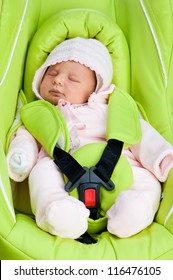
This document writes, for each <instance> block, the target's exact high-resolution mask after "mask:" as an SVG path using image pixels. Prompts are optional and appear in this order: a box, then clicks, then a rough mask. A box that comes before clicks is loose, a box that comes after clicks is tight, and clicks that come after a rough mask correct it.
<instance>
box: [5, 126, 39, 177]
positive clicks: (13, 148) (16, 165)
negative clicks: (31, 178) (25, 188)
mask: <svg viewBox="0 0 173 280" xmlns="http://www.w3.org/2000/svg"><path fill="white" fill-rule="evenodd" d="M37 157H38V145H37V142H36V140H35V139H34V138H33V137H32V135H30V134H29V132H28V131H26V130H25V129H24V127H20V128H19V129H18V131H17V133H16V135H15V136H14V138H13V139H12V141H11V143H10V146H9V150H8V154H7V165H8V172H9V176H10V178H11V179H13V180H14V181H16V182H22V181H23V180H24V179H26V178H27V177H28V175H29V173H30V171H31V169H32V168H33V166H34V165H35V163H36V160H37Z"/></svg>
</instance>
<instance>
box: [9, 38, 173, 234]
mask: <svg viewBox="0 0 173 280" xmlns="http://www.w3.org/2000/svg"><path fill="white" fill-rule="evenodd" d="M70 40H71V39H70ZM70 40H68V42H66V43H63V46H60V45H61V44H60V45H59V46H60V48H58V47H57V48H55V50H54V51H53V55H51V54H50V57H49V56H48V59H47V61H46V62H45V63H44V64H43V66H41V67H40V68H39V69H38V71H37V72H36V75H35V78H34V81H33V90H34V92H35V93H36V95H37V97H38V98H41V97H40V95H39V84H40V81H41V77H43V75H44V72H45V69H46V67H48V66H49V65H50V64H51V63H52V60H53V61H54V63H56V60H55V57H56V54H57V57H59V56H58V55H59V52H60V53H62V52H63V50H64V47H65V50H66V51H65V53H66V55H65V58H63V59H64V60H65V61H66V59H67V58H68V59H71V60H73V57H74V53H72V56H70V58H69V55H71V49H70V47H71V46H72V45H73V48H74V45H75V48H80V49H81V45H83V44H84V45H85V44H88V41H87V39H83V38H77V40H76V41H74V39H72V40H73V42H72V45H71V43H70V42H71V41H70ZM83 40H84V41H83ZM85 40H86V41H85ZM94 41H96V40H94ZM94 41H90V42H89V44H90V43H91V45H94V47H96V48H97V47H99V50H100V49H101V52H100V53H101V56H102V59H103V58H105V61H107V60H108V61H109V59H110V58H109V56H107V53H106V54H105V52H106V50H105V49H102V47H101V46H100V45H99V46H98V42H96V45H95V42H94ZM75 43H76V44H75ZM61 47H62V48H61ZM87 47H88V45H87ZM92 47H93V46H92ZM85 49H86V48H82V50H83V52H85ZM104 54H105V55H104ZM76 55H77V54H76V53H75V58H74V59H76ZM93 59H94V58H93ZM64 60H63V61H64ZM60 61H62V60H61V59H60V58H58V62H60ZM79 61H82V62H83V58H82V57H80V60H79ZM99 61H100V60H99ZM83 63H84V65H86V64H87V65H86V66H88V67H90V63H91V64H92V67H93V68H94V64H97V63H96V62H94V63H93V61H92V62H90V58H88V60H87V61H85V62H83ZM101 63H103V62H101ZM106 65H107V64H106ZM108 65H109V67H108V68H107V69H106V70H105V73H104V69H103V71H102V73H101V74H100V73H99V74H97V73H96V74H97V75H96V76H97V88H96V92H94V93H92V94H91V96H90V98H89V100H88V102H87V103H86V104H78V105H71V104H69V102H67V101H66V100H60V101H59V104H58V105H57V106H56V107H57V109H58V110H60V111H61V113H62V114H63V115H64V117H65V119H66V121H67V127H68V129H69V132H70V140H71V147H70V153H73V152H74V151H75V150H76V149H78V148H80V147H81V146H84V145H85V144H88V143H93V142H98V143H100V142H102V143H106V120H107V110H108V106H107V100H108V96H109V94H110V93H111V92H112V91H113V89H114V85H111V80H112V73H113V71H112V67H111V63H110V61H109V63H108ZM92 67H91V69H92V70H95V69H93V68H92ZM99 67H100V68H101V65H100V66H99ZM102 68H103V65H102ZM108 73H109V75H108ZM115 121H118V120H115ZM140 122H141V130H142V139H141V141H140V143H138V144H136V145H133V146H131V147H130V148H129V149H126V150H124V151H123V154H124V155H125V157H126V158H127V160H128V161H129V163H130V165H131V168H132V171H133V183H132V186H131V187H130V189H129V190H126V191H123V192H121V193H120V195H119V196H118V198H117V199H116V201H115V203H114V204H113V205H112V207H111V208H110V209H109V210H108V211H107V217H108V223H107V229H108V231H109V232H111V233H112V234H115V235H117V236H119V237H122V238H124V237H128V236H131V235H134V234H136V233H138V232H139V231H141V230H143V229H144V228H146V227H147V226H148V225H150V224H151V223H152V221H153V219H154V216H155V213H156V211H157V210H158V207H159V202H160V197H161V184H160V182H159V181H161V182H163V181H165V180H166V179H167V176H168V174H169V171H170V169H171V168H172V167H173V148H172V146H171V145H170V144H169V143H168V142H167V141H165V139H164V138H163V137H162V136H161V135H160V134H159V133H158V132H157V131H156V130H155V129H154V128H153V127H151V126H150V125H149V124H148V123H147V122H145V121H144V120H142V119H141V120H140ZM23 139H25V141H26V143H27V144H26V143H25V145H24V146H23V143H24V140H23ZM27 139H28V140H27ZM151 143H154V144H153V145H151ZM7 163H8V169H9V174H10V177H11V178H12V179H14V180H16V181H22V180H24V179H25V178H26V177H28V176H29V190H30V199H31V207H32V211H33V213H34V214H35V218H36V222H37V225H38V226H39V227H40V228H42V229H43V230H45V231H47V232H49V233H51V234H53V235H58V236H60V237H62V238H74V239H75V238H78V237H79V236H80V235H82V234H83V233H84V232H85V231H86V230H87V228H88V217H89V211H88V209H86V207H85V205H84V204H83V203H82V202H81V201H79V200H77V199H76V198H74V197H72V196H70V195H69V194H68V193H67V192H66V191H65V190H64V178H63V175H62V173H61V171H60V170H59V169H58V168H57V166H56V165H55V163H54V162H53V160H52V159H51V158H50V157H49V156H48V155H47V153H46V152H45V151H44V149H43V148H41V150H40V149H39V146H38V143H37V141H35V139H34V138H33V137H32V136H31V135H30V134H29V133H28V132H27V131H26V130H25V128H24V127H21V128H19V130H18V131H17V132H16V134H15V135H14V137H13V139H12V141H11V144H10V147H9V152H8V155H7ZM27 164H28V165H27ZM23 165H24V168H23Z"/></svg>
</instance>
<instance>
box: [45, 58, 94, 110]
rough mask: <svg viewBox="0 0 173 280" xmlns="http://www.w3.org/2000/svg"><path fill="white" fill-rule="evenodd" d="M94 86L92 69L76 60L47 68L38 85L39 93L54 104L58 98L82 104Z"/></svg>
mask: <svg viewBox="0 0 173 280" xmlns="http://www.w3.org/2000/svg"><path fill="white" fill-rule="evenodd" d="M95 88H96V77H95V72H94V71H92V70H91V69H90V68H88V67H86V66H84V65H82V64H80V63H78V62H74V61H65V62H61V63H57V64H55V65H51V66H50V67H49V68H48V69H47V71H46V73H45V75H44V77H43V80H42V82H41V85H40V95H41V96H42V98H43V99H45V100H47V101H49V102H50V103H52V104H54V105H57V104H58V101H59V99H65V100H67V101H69V102H70V103H71V104H82V103H85V102H87V101H88V98H89V96H90V95H91V93H92V92H94V90H95Z"/></svg>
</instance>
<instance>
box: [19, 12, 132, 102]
mask: <svg viewBox="0 0 173 280" xmlns="http://www.w3.org/2000/svg"><path fill="white" fill-rule="evenodd" d="M74 37H84V38H96V39H98V40H99V41H101V42H102V43H103V44H104V45H105V46H106V47H107V48H108V50H109V52H110V55H111V57H112V62H113V68H114V77H113V83H114V84H116V86H118V87H120V88H121V89H123V90H125V91H129V88H130V85H129V81H130V63H129V50H128V46H127V42H126V39H125V36H124V34H123V32H122V31H121V29H120V28H119V26H118V25H117V24H116V23H115V22H114V21H113V20H112V19H111V18H109V17H108V16H107V15H105V14H103V13H101V12H98V11H95V10H88V9H74V10H67V11H65V12H62V13H60V14H55V15H53V16H51V17H50V18H49V19H48V20H47V21H46V22H44V23H43V24H42V26H41V27H40V28H39V29H38V31H37V32H36V33H35V35H34V37H33V39H32V41H31V44H30V46H29V50H28V55H27V59H26V67H25V73H24V92H25V94H26V97H27V99H28V101H33V100H34V99H35V95H34V93H33V92H32V80H33V77H34V74H35V71H36V70H37V69H38V68H39V67H40V66H41V65H42V64H43V62H44V61H45V59H46V58H47V56H48V55H49V53H50V52H51V50H52V49H53V48H54V47H55V46H56V45H57V44H59V43H61V42H62V41H64V40H65V39H69V38H74Z"/></svg>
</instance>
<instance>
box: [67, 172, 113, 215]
mask: <svg viewBox="0 0 173 280" xmlns="http://www.w3.org/2000/svg"><path fill="white" fill-rule="evenodd" d="M83 169H84V171H85V172H84V174H83V175H82V176H81V177H80V178H79V179H78V180H77V181H76V182H70V181H68V182H67V184H66V185H65V190H66V191H67V192H71V191H72V190H74V188H76V187H77V188H78V192H79V199H80V200H81V201H82V202H83V203H84V204H85V206H86V207H87V208H88V209H89V210H90V213H91V215H90V217H92V218H93V219H97V218H98V213H97V211H98V209H99V206H100V187H101V186H103V187H104V188H105V189H107V190H108V191H111V190H113V189H114V187H115V186H114V183H113V182H112V181H111V180H109V181H108V182H105V181H103V180H102V179H101V178H100V177H99V176H98V175H97V174H96V173H95V172H94V171H95V170H96V169H97V168H96V167H95V166H93V167H91V168H88V167H83Z"/></svg>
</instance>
